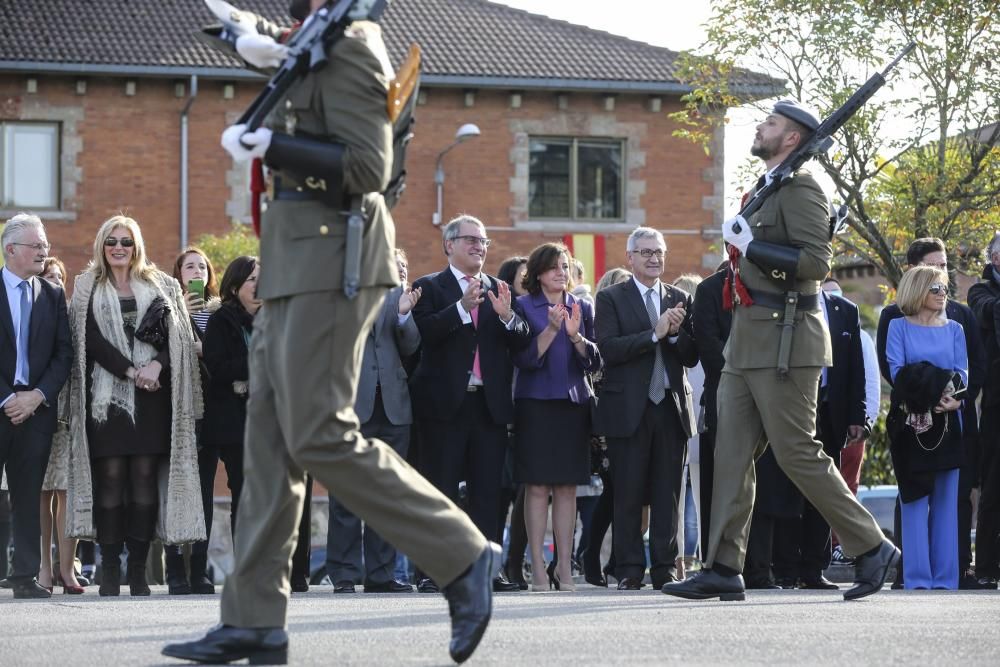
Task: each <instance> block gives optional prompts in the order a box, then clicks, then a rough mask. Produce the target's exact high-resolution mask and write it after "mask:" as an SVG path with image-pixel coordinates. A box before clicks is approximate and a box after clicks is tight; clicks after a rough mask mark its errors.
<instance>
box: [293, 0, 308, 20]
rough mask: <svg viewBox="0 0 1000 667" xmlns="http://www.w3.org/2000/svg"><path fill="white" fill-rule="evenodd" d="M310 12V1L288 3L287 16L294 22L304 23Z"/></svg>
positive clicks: (299, 0)
mask: <svg viewBox="0 0 1000 667" xmlns="http://www.w3.org/2000/svg"><path fill="white" fill-rule="evenodd" d="M311 11H312V2H311V1H310V0H291V2H289V3H288V15H289V16H291V17H292V18H293V19H295V20H296V21H305V20H306V19H307V18H309V13H310V12H311Z"/></svg>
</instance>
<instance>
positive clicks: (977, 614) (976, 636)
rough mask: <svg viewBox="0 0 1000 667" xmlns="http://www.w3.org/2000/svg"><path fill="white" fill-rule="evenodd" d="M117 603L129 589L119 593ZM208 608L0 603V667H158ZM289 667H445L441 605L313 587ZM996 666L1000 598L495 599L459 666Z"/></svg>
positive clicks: (903, 594) (296, 605)
mask: <svg viewBox="0 0 1000 667" xmlns="http://www.w3.org/2000/svg"><path fill="white" fill-rule="evenodd" d="M125 590H126V591H127V588H126V589H125ZM218 609H219V601H218V596H215V597H208V596H190V597H169V596H167V595H166V589H165V587H162V586H161V587H154V589H153V595H152V597H150V598H145V599H130V598H129V597H128V596H127V595H126V596H123V597H121V598H118V599H113V598H100V597H99V596H98V595H97V591H96V588H89V589H87V593H86V594H85V595H83V596H81V597H74V596H66V595H61V594H56V595H54V596H53V597H52V599H51V600H49V601H41V602H36V601H22V600H14V599H12V597H11V593H10V591H8V590H3V591H0V665H2V666H3V667H13V666H16V665H60V666H67V665H68V666H71V667H76V666H79V667H83V666H85V665H98V666H101V667H104V666H110V665H158V664H159V665H162V664H180V663H178V662H175V661H171V660H168V659H166V658H163V657H162V656H160V654H159V650H160V647H161V646H162V645H163V643H164V642H166V641H174V640H178V639H185V638H193V637H195V636H197V635H198V634H199V632H201V631H204V630H205V629H207V628H208V627H209V626H210V625H212V624H214V623H216V622H217V618H218ZM290 616H291V617H290V619H289V626H290V631H291V637H292V647H291V651H292V652H291V663H292V664H300V665H445V664H449V663H450V661H449V659H448V652H447V640H448V632H449V625H448V620H447V607H446V605H445V602H444V600H443V598H442V597H441V596H438V595H422V594H417V593H414V594H411V595H366V594H361V593H358V594H355V595H334V594H333V593H332V588H331V587H329V586H317V587H313V589H312V590H311V591H310V592H309V593H306V594H303V595H296V596H295V597H294V598H293V600H292V604H291V608H290ZM680 663H683V664H685V665H706V664H737V663H739V664H741V665H743V664H764V663H768V664H782V665H819V664H831V665H832V664H836V665H838V666H840V667H844V666H846V665H858V664H861V665H864V664H871V665H874V664H878V665H887V664H907V665H914V664H934V665H938V664H942V665H944V664H947V665H951V664H956V665H957V664H962V665H997V664H1000V593H997V592H996V591H977V592H957V591H956V592H916V591H889V590H886V591H884V592H883V593H882V594H880V595H877V596H875V597H872V598H869V599H867V600H862V601H858V602H850V603H848V602H843V601H842V600H841V599H840V596H839V594H837V593H829V592H822V591H815V592H813V591H760V592H756V591H754V592H751V593H750V594H749V595H748V599H747V601H746V602H743V603H738V602H735V603H719V602H686V601H681V600H677V599H674V598H668V597H667V596H665V595H663V594H661V593H659V592H654V591H652V590H650V589H649V588H647V589H645V590H643V591H638V592H629V593H619V592H617V591H614V590H603V589H597V588H593V587H591V586H587V585H581V586H580V588H579V592H577V593H556V592H551V593H515V594H505V595H500V596H497V598H496V611H495V615H494V621H493V623H492V624H491V626H490V629H489V631H488V632H487V634H486V637H485V638H484V640H483V643H482V644H481V645H480V647H479V650H478V651H477V652H476V654H475V655H474V656H473V658H472V659H471V660H470V662H469V664H472V665H475V664H494V665H512V664H513V665H544V666H545V667H551V666H552V665H567V666H569V665H572V666H573V667H579V666H581V665H610V664H622V665H625V664H627V665H666V664H680Z"/></svg>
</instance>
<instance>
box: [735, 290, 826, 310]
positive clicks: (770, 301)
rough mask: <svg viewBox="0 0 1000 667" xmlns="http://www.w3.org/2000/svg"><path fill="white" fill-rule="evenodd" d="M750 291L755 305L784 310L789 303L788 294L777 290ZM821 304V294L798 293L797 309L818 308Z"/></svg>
mask: <svg viewBox="0 0 1000 667" xmlns="http://www.w3.org/2000/svg"><path fill="white" fill-rule="evenodd" d="M747 291H748V292H749V293H750V298H751V299H753V305H755V306H764V307H765V308H774V309H775V310H784V309H785V306H787V305H788V303H787V301H788V299H787V294H778V293H776V292H763V291H760V290H750V289H748V290H747ZM818 306H819V295H818V294H800V295H798V298H797V301H796V310H799V311H806V310H816V308H817V307H818Z"/></svg>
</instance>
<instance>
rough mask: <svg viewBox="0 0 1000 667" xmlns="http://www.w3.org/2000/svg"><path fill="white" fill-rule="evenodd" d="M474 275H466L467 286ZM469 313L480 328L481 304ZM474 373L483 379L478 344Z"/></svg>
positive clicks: (474, 323)
mask: <svg viewBox="0 0 1000 667" xmlns="http://www.w3.org/2000/svg"><path fill="white" fill-rule="evenodd" d="M473 277H474V276H465V283H466V286H468V285H469V284H470V283H471V282H472V279H473ZM469 315H472V326H474V327H476V328H477V329H478V328H479V306H476V307H475V308H473V309H472V310H471V311H470V312H469ZM472 374H473V375H475V376H476V379H477V380H479V381H482V379H483V373H482V371H481V370H480V368H479V346H478V345H476V357H475V359H473V360H472Z"/></svg>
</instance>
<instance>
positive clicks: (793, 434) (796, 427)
mask: <svg viewBox="0 0 1000 667" xmlns="http://www.w3.org/2000/svg"><path fill="white" fill-rule="evenodd" d="M820 371H821V369H820V367H818V366H817V367H806V368H792V369H790V371H789V377H788V379H786V380H784V381H781V380H778V376H777V371H776V370H775V369H774V368H759V369H749V370H739V369H734V368H731V367H729V366H728V365H727V366H726V367H725V368H724V369H723V371H722V380H721V381H720V383H719V393H718V406H719V408H718V417H719V421H718V424H719V426H718V432H717V435H716V438H715V482H714V486H713V490H712V519H711V529H710V533H709V546H708V559H707V561H706V562H707V565H708V566H711V565H712V564H713V563H720V564H722V565H725V566H727V567H730V568H733V569H734V570H736V571H738V572H742V571H743V563H744V559H745V558H746V551H747V550H746V547H747V533H748V532H749V529H750V515H751V512H752V511H753V502H754V492H755V484H756V476H755V473H754V461H755V460H756V458H757V457H758V456H760V455H761V454H762V453H763V452H764V449H765V448H766V447H767V445H768V442H770V445H771V448H772V449H773V450H774V456H775V458H776V459H777V461H778V465H779V466H781V469H782V470H784V471H785V474H786V475H788V477H789V478H790V479H791V480H792V482H793V483H794V484H795V486H797V487H798V488H799V490H800V491H801V492H802V495H804V496H805V497H806V499H807V500H809V502H810V503H812V505H813V507H815V508H816V509H817V510H818V511H819V513H820V514H822V515H823V518H824V519H826V522H827V523H829V524H830V527H831V528H833V530H834V531H835V532H836V533H837V536H838V537H839V538H840V543H841V545H843V547H844V551H845V552H847V553H848V554H850V555H853V556H856V555H859V554H862V553H864V552H866V551H870V550H871V549H874V548H875V547H877V546H878V545H879V544H881V542H882V539H883V538H882V531H881V530H880V529H879V527H878V525H877V524H876V523H875V519H873V518H872V516H871V514H869V513H868V511H867V510H866V509H865V508H864V507H862V506H861V504H860V503H858V501H857V499H855V497H854V494H852V493H851V491H850V489H848V488H847V484H845V483H844V478H843V477H841V475H840V473H839V472H838V471H837V467H836V466H835V465H834V464H833V460H832V459H831V458H830V457H829V456H827V455H826V454H825V453H824V452H823V445H822V443H820V442H819V441H818V440H816V437H815V434H816V393H817V388H818V387H819V376H820Z"/></svg>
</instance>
